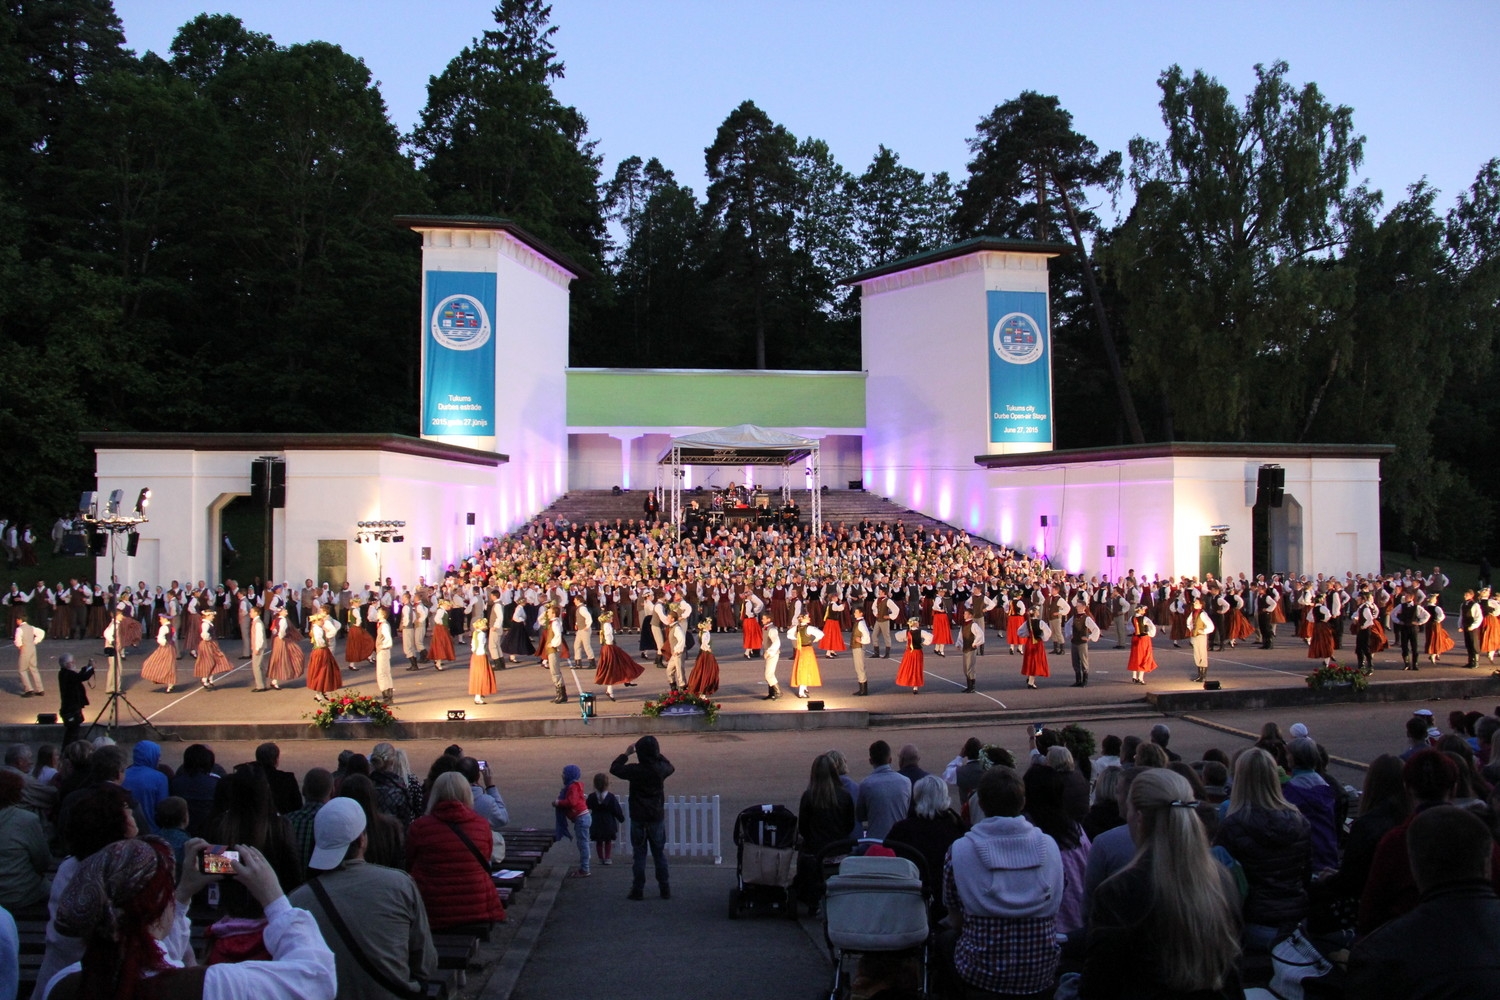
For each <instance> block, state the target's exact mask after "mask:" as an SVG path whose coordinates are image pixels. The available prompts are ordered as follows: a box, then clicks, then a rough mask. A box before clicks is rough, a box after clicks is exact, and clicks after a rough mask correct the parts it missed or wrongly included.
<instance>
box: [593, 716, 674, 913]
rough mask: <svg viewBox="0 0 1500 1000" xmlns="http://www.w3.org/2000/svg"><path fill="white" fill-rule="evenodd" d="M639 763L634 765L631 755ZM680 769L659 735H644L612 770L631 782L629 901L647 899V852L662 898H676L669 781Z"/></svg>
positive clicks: (612, 772) (617, 776)
mask: <svg viewBox="0 0 1500 1000" xmlns="http://www.w3.org/2000/svg"><path fill="white" fill-rule="evenodd" d="M632 754H635V755H636V762H635V763H634V764H632V763H630V756H631V755H632ZM674 771H676V768H674V767H673V766H672V762H671V761H669V760H667V758H666V757H663V756H662V754H661V748H660V745H659V744H658V743H657V742H656V737H655V736H649V735H647V736H642V737H641V738H640V739H639V740H638V741H636V742H635V743H632V744H631V745H630V746H628V747H626V748H625V752H624V753H622V754H620V756H618V757H616V758H615V760H614V763H612V764H611V765H610V767H609V773H610V774H612V775H614V776H615V777H616V778H620V779H621V780H623V781H628V782H630V849H631V852H632V853H633V855H634V858H633V862H634V864H633V867H632V870H631V881H630V892H629V894H628V895H627V896H626V897H625V898H626V899H635V900H639V899H644V898H645V891H644V890H645V887H646V849H647V847H648V846H649V848H650V850H651V859H652V861H653V862H655V865H656V884H657V886H658V888H660V890H661V898H662V899H671V898H672V886H671V875H670V873H669V872H668V870H667V855H666V842H667V824H666V812H667V801H666V781H667V779H668V778H670V777H671V776H672V774H673V772H674Z"/></svg>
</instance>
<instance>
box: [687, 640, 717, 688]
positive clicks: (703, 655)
mask: <svg viewBox="0 0 1500 1000" xmlns="http://www.w3.org/2000/svg"><path fill="white" fill-rule="evenodd" d="M687 689H688V691H689V692H690V693H691V694H696V695H701V696H703V697H705V698H707V697H708V696H710V695H712V694H713V693H714V692H715V691H717V690H719V661H718V660H716V659H715V658H714V654H713V653H710V652H709V651H708V650H706V649H700V650H699V651H698V659H697V660H695V661H694V662H693V670H692V673H690V674H688V679H687Z"/></svg>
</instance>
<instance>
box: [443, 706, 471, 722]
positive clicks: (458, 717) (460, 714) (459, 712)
mask: <svg viewBox="0 0 1500 1000" xmlns="http://www.w3.org/2000/svg"><path fill="white" fill-rule="evenodd" d="M468 717H469V713H468V711H467V710H465V709H462V708H450V709H448V721H449V722H463V721H464V720H465V719H467V718H468Z"/></svg>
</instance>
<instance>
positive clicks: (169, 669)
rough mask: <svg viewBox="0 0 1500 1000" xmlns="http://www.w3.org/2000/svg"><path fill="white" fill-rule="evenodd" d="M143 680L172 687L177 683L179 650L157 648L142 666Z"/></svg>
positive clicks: (164, 647) (166, 647) (163, 647)
mask: <svg viewBox="0 0 1500 1000" xmlns="http://www.w3.org/2000/svg"><path fill="white" fill-rule="evenodd" d="M141 679H142V680H145V681H149V682H151V683H152V684H165V685H167V686H168V687H171V686H172V685H173V684H176V683H177V650H175V649H173V648H172V647H171V646H170V645H167V646H157V647H156V649H155V651H153V652H152V654H151V655H150V656H148V657H146V661H145V662H144V663H142V664H141Z"/></svg>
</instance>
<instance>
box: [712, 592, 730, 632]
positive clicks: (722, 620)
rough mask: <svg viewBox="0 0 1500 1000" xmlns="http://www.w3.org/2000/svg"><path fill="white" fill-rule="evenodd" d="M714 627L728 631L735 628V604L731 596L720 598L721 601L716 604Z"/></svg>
mask: <svg viewBox="0 0 1500 1000" xmlns="http://www.w3.org/2000/svg"><path fill="white" fill-rule="evenodd" d="M714 627H715V628H721V629H724V630H726V631H728V630H730V629H733V628H734V605H733V604H731V603H730V601H729V598H727V597H721V598H719V603H717V604H715V605H714Z"/></svg>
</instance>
